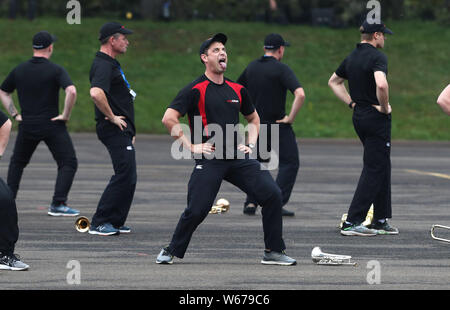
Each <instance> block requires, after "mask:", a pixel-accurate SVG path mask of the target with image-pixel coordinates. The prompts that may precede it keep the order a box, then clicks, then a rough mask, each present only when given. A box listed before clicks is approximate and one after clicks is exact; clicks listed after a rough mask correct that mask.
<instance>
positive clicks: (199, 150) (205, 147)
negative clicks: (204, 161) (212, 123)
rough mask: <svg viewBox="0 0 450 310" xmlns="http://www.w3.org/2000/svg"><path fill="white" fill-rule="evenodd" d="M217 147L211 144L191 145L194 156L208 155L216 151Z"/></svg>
mask: <svg viewBox="0 0 450 310" xmlns="http://www.w3.org/2000/svg"><path fill="white" fill-rule="evenodd" d="M215 149H216V148H215V147H214V146H213V145H212V144H211V143H202V144H191V152H192V153H194V154H208V155H210V154H211V153H212V152H214V151H215Z"/></svg>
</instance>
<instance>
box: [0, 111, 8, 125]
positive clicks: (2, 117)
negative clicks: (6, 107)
mask: <svg viewBox="0 0 450 310" xmlns="http://www.w3.org/2000/svg"><path fill="white" fill-rule="evenodd" d="M7 120H8V116H6V115H5V113H3V112H2V111H0V127H2V126H3V124H5V123H6V121H7Z"/></svg>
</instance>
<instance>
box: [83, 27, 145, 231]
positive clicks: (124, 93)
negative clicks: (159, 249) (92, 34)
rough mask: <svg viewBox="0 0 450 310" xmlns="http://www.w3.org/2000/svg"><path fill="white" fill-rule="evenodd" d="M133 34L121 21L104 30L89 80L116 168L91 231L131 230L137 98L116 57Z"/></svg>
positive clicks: (101, 130) (103, 137)
mask: <svg viewBox="0 0 450 310" xmlns="http://www.w3.org/2000/svg"><path fill="white" fill-rule="evenodd" d="M131 33H133V32H132V31H131V30H129V29H126V28H125V27H124V26H122V25H121V24H119V23H116V22H109V23H106V24H104V25H103V26H102V27H101V29H100V37H99V40H100V42H101V48H100V51H99V52H97V54H96V55H95V59H94V61H93V63H92V67H91V71H90V75H89V79H90V81H91V90H90V94H91V98H92V100H93V101H94V103H95V120H96V122H97V125H96V129H97V136H98V138H99V139H100V141H101V142H102V143H103V144H104V145H105V147H106V148H107V149H108V152H109V155H110V156H111V160H112V163H113V168H114V173H115V174H114V175H113V176H112V177H111V179H110V181H109V183H108V185H107V187H106V189H105V190H104V192H103V194H102V196H101V198H100V201H99V203H98V205H97V210H96V212H95V214H94V216H93V218H92V222H91V227H90V229H89V233H90V234H94V235H116V234H119V233H129V232H130V231H131V229H130V228H129V227H127V226H125V221H126V219H127V217H128V212H129V210H130V207H131V203H132V202H133V197H134V192H135V189H136V181H137V174H136V153H135V149H134V139H135V135H136V127H135V125H134V98H135V97H136V93H135V92H134V91H133V90H132V89H131V86H130V84H129V82H128V80H127V79H126V77H125V73H124V72H123V70H122V68H121V67H120V63H119V62H118V61H117V60H116V56H118V55H121V54H124V53H125V52H126V51H127V48H128V44H129V42H128V39H127V37H126V36H127V35H129V34H131Z"/></svg>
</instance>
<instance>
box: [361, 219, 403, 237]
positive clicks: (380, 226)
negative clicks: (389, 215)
mask: <svg viewBox="0 0 450 310" xmlns="http://www.w3.org/2000/svg"><path fill="white" fill-rule="evenodd" d="M367 228H370V229H375V230H377V231H378V234H379V235H398V229H397V228H396V227H393V226H391V225H389V223H388V221H384V223H380V222H378V221H376V222H375V223H371V224H370V225H368V226H367Z"/></svg>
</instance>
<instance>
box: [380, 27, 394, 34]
mask: <svg viewBox="0 0 450 310" xmlns="http://www.w3.org/2000/svg"><path fill="white" fill-rule="evenodd" d="M383 33H386V34H394V32H392V30H391V29H389V28H384V30H383Z"/></svg>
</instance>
